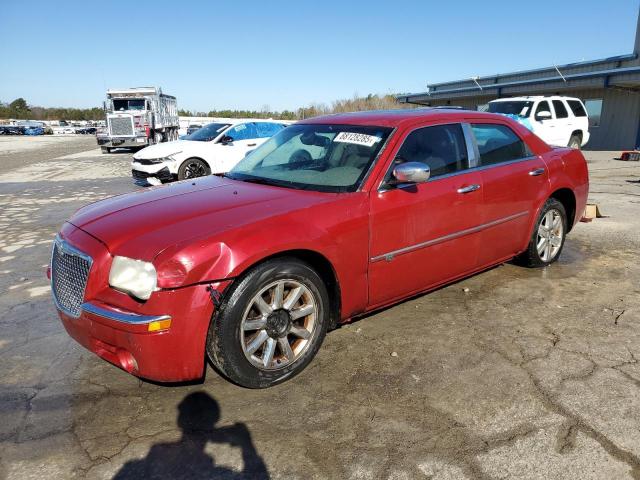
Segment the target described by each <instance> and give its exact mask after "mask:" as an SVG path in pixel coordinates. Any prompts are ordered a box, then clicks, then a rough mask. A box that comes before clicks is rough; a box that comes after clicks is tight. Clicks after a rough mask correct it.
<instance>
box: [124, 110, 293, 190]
mask: <svg viewBox="0 0 640 480" xmlns="http://www.w3.org/2000/svg"><path fill="white" fill-rule="evenodd" d="M285 126H286V125H285V123H284V122H279V121H273V120H236V121H229V122H226V123H210V124H208V125H205V126H204V127H202V128H200V129H198V130H196V131H195V132H193V133H192V134H191V135H187V136H186V137H185V138H184V139H180V140H177V141H174V142H168V143H161V144H158V145H152V146H150V147H147V148H144V149H142V150H140V151H139V152H136V153H135V154H134V156H133V162H132V163H131V169H132V175H133V179H134V181H135V182H136V183H138V184H140V185H146V184H151V185H157V184H159V183H161V182H169V181H172V180H175V179H177V180H184V179H187V178H196V177H202V176H205V175H211V174H219V173H225V172H228V171H229V170H230V169H231V168H233V167H234V166H235V165H236V164H237V163H238V162H239V161H240V160H242V159H243V158H244V156H245V155H246V154H247V152H249V151H250V150H253V149H254V148H256V147H257V146H258V145H261V144H262V143H264V142H265V141H266V140H267V139H269V138H270V137H272V136H273V135H275V134H276V133H278V132H279V131H280V130H282V129H283V128H284V127H285Z"/></svg>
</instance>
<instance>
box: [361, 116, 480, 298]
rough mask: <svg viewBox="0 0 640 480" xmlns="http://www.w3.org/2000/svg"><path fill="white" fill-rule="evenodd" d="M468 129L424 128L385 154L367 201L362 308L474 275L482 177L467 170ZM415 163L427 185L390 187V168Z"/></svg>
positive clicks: (469, 154) (469, 153) (471, 155)
mask: <svg viewBox="0 0 640 480" xmlns="http://www.w3.org/2000/svg"><path fill="white" fill-rule="evenodd" d="M471 138H472V137H471V133H470V129H469V127H468V125H461V124H459V123H453V124H445V125H433V126H423V127H420V128H416V129H414V130H412V131H410V132H408V133H407V134H406V137H405V138H404V140H403V141H402V144H401V146H400V147H399V148H397V149H396V152H395V153H392V154H391V158H392V159H394V160H393V162H390V165H389V167H388V171H387V174H386V177H385V180H384V182H383V183H382V184H381V187H380V188H379V189H377V190H375V191H373V192H372V193H371V198H370V231H371V233H370V263H369V304H370V306H371V307H375V306H378V305H382V304H385V303H389V302H391V301H393V300H395V299H398V298H401V297H406V296H408V295H410V294H412V293H415V292H419V291H422V290H426V289H428V288H429V287H433V286H436V285H438V284H441V283H444V282H446V281H448V280H451V279H453V278H455V277H458V276H461V275H462V274H464V273H466V272H469V271H471V270H473V269H474V268H475V267H476V265H477V261H478V248H479V245H480V239H479V235H478V233H477V232H476V231H475V228H476V227H477V225H478V224H479V223H480V220H479V219H480V217H481V206H482V188H481V187H482V180H481V176H480V173H479V172H477V171H472V170H469V166H470V162H473V161H474V156H475V153H474V149H473V148H472V145H471V144H470V143H469V139H471ZM405 161H406V162H408V161H411V162H422V163H426V164H427V165H429V166H430V168H431V177H430V179H429V181H427V182H425V183H420V184H405V185H393V184H392V183H391V180H392V178H393V177H392V170H393V167H394V166H395V165H397V164H399V163H401V162H405Z"/></svg>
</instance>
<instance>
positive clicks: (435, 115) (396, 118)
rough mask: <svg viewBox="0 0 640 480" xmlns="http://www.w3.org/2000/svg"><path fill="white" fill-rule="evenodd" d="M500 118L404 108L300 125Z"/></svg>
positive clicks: (325, 117) (450, 110) (329, 117)
mask: <svg viewBox="0 0 640 480" xmlns="http://www.w3.org/2000/svg"><path fill="white" fill-rule="evenodd" d="M471 117H473V118H481V117H486V118H500V119H503V118H504V116H503V115H497V114H495V113H485V112H478V111H476V110H462V109H460V108H433V107H426V108H425V107H422V108H404V109H397V110H369V111H365V112H350V113H335V114H332V115H322V116H320V117H313V118H308V119H306V120H301V121H299V122H298V123H299V124H336V125H341V124H342V125H375V126H379V127H399V126H402V125H403V124H407V123H414V122H415V121H416V120H421V119H425V120H426V119H433V120H447V121H451V122H464V121H465V120H466V119H467V118H471Z"/></svg>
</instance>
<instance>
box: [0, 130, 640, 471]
mask: <svg viewBox="0 0 640 480" xmlns="http://www.w3.org/2000/svg"><path fill="white" fill-rule="evenodd" d="M586 156H587V158H588V160H589V168H590V174H591V195H590V200H591V201H592V202H596V203H598V204H599V205H600V208H601V210H602V212H603V213H604V214H605V215H606V217H605V218H600V219H597V220H595V221H594V222H592V223H590V224H579V225H578V226H576V228H575V229H574V231H573V232H571V234H570V236H569V237H568V240H567V244H566V246H565V249H564V252H563V254H562V257H561V259H560V261H559V262H557V263H556V264H554V265H552V266H551V267H547V268H544V269H537V270H536V269H525V268H521V267H517V266H515V265H511V264H505V265H502V266H499V267H496V268H493V269H491V270H489V271H487V272H484V273H482V274H479V275H476V276H474V277H472V278H469V279H466V280H464V281H462V282H458V283H456V284H453V285H450V286H448V287H446V288H442V289H439V290H437V291H435V292H432V293H429V294H426V295H423V296H420V297H417V298H415V299H412V300H410V301H407V302H404V303H402V304H400V305H397V306H395V307H392V308H388V309H386V310H384V311H382V312H379V313H376V314H373V315H369V316H367V317H366V318H363V319H361V320H359V321H356V322H353V323H352V324H350V325H347V326H343V327H342V328H339V329H337V330H335V331H333V332H331V333H329V335H328V336H327V338H326V340H325V342H324V345H323V347H322V349H321V350H320V352H319V354H318V356H317V358H316V359H315V360H314V361H313V362H312V364H311V365H310V366H309V368H307V369H306V371H304V372H303V373H302V374H301V375H299V376H298V377H296V378H295V379H293V380H292V381H289V382H286V383H284V384H282V385H279V386H277V387H274V388H271V389H267V390H258V391H253V390H246V389H242V388H240V387H237V386H234V385H232V384H231V383H229V382H227V381H226V380H224V379H222V378H220V377H219V376H218V375H217V374H216V373H215V372H214V371H213V370H212V369H211V368H210V367H209V368H208V370H207V375H206V379H205V381H204V383H200V384H190V385H172V386H163V385H156V384H152V383H148V382H143V381H140V380H138V379H136V378H134V377H132V376H130V375H128V374H126V373H125V372H123V371H121V370H119V369H117V368H116V367H114V366H111V365H109V364H107V363H106V362H104V361H102V360H100V359H98V358H97V357H96V356H94V355H93V354H91V353H89V352H87V351H85V350H84V349H83V348H82V347H80V346H79V345H77V344H76V343H75V342H74V341H73V340H71V339H70V338H69V337H68V336H67V334H66V333H65V331H64V329H63V327H62V325H61V324H60V322H59V320H58V318H57V315H56V312H55V309H54V306H53V303H52V301H51V298H50V291H49V287H48V282H47V280H46V277H45V268H46V265H47V263H48V259H49V255H50V248H51V241H52V239H53V237H54V235H55V233H56V231H57V230H58V229H59V227H60V225H61V224H62V222H63V221H64V220H65V219H66V218H67V217H69V216H70V215H71V214H72V213H73V212H74V211H75V209H77V208H78V207H80V206H81V205H83V204H86V203H88V202H92V201H95V200H98V199H101V198H105V197H108V196H111V195H115V194H119V193H124V192H129V191H133V190H136V189H137V188H138V187H135V186H133V184H132V182H131V180H130V171H129V168H130V167H129V161H130V159H131V153H129V152H124V151H123V152H122V153H114V154H111V155H102V154H100V152H99V151H98V150H97V149H96V146H95V139H94V138H93V137H80V138H64V137H60V138H52V137H39V138H13V137H7V138H2V137H0V165H2V168H1V169H0V172H1V173H0V478H2V479H4V478H6V479H29V478H61V479H74V478H92V479H93V478H95V479H110V478H118V479H122V478H143V477H144V478H273V479H285V478H286V479H289V478H294V479H295V478H299V479H310V478H311V479H324V478H347V479H381V478H382V479H387V478H388V479H413V478H424V479H434V480H440V479H475V478H478V479H522V478H527V479H529V478H531V479H534V478H539V479H563V478H567V479H575V478H580V479H624V478H635V479H639V478H640V395H639V393H640V363H639V360H640V295H639V293H640V283H639V282H638V280H639V279H640V262H639V259H640V249H639V247H640V215H638V211H639V210H638V204H639V203H640V164H639V163H637V162H629V163H627V162H621V161H617V160H614V159H613V156H614V153H613V152H597V153H594V152H587V153H586ZM393 352H397V356H395V355H394V356H392V355H391V354H392V353H393Z"/></svg>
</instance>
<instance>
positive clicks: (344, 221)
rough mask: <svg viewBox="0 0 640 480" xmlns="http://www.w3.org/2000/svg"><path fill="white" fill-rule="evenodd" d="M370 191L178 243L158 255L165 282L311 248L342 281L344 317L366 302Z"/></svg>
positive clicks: (240, 268) (174, 284) (231, 272)
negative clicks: (338, 202) (340, 205)
mask: <svg viewBox="0 0 640 480" xmlns="http://www.w3.org/2000/svg"><path fill="white" fill-rule="evenodd" d="M364 200H365V197H364V196H362V197H360V198H355V199H354V201H351V202H347V204H346V205H343V207H344V208H335V209H331V211H327V210H326V209H324V210H321V212H322V214H320V211H318V212H314V209H313V208H311V209H305V210H303V211H301V212H296V213H295V214H289V215H282V216H275V217H271V218H267V219H265V220H264V221H260V222H256V223H253V224H248V225H244V226H242V227H241V228H237V229H233V230H228V231H226V232H224V234H223V235H221V236H218V237H217V238H209V239H207V238H204V239H200V240H192V241H188V242H184V243H180V244H176V245H174V246H172V247H169V248H167V249H166V250H164V251H163V252H161V253H160V254H159V255H158V256H157V257H156V258H155V259H154V261H153V263H154V265H155V266H156V270H157V272H158V286H159V287H160V288H179V287H184V286H187V285H193V284H198V283H209V282H214V281H218V280H225V279H233V278H237V277H239V276H241V275H242V274H243V273H244V272H245V271H246V270H247V269H249V268H251V267H252V266H253V265H255V264H257V263H259V262H261V261H263V260H265V259H266V258H269V257H272V256H275V255H280V254H283V253H287V252H291V251H296V250H297V251H299V250H305V251H311V252H314V253H317V254H319V255H321V256H323V257H324V258H325V259H326V260H327V261H328V262H329V263H330V264H331V266H332V267H333V270H334V272H335V274H336V277H337V280H338V283H339V285H340V286H341V289H340V290H341V296H342V298H341V304H342V308H343V317H344V318H346V317H349V316H352V314H355V313H359V312H361V311H363V310H364V309H365V308H366V304H367V266H368V252H369V250H368V209H367V203H366V201H364Z"/></svg>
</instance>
